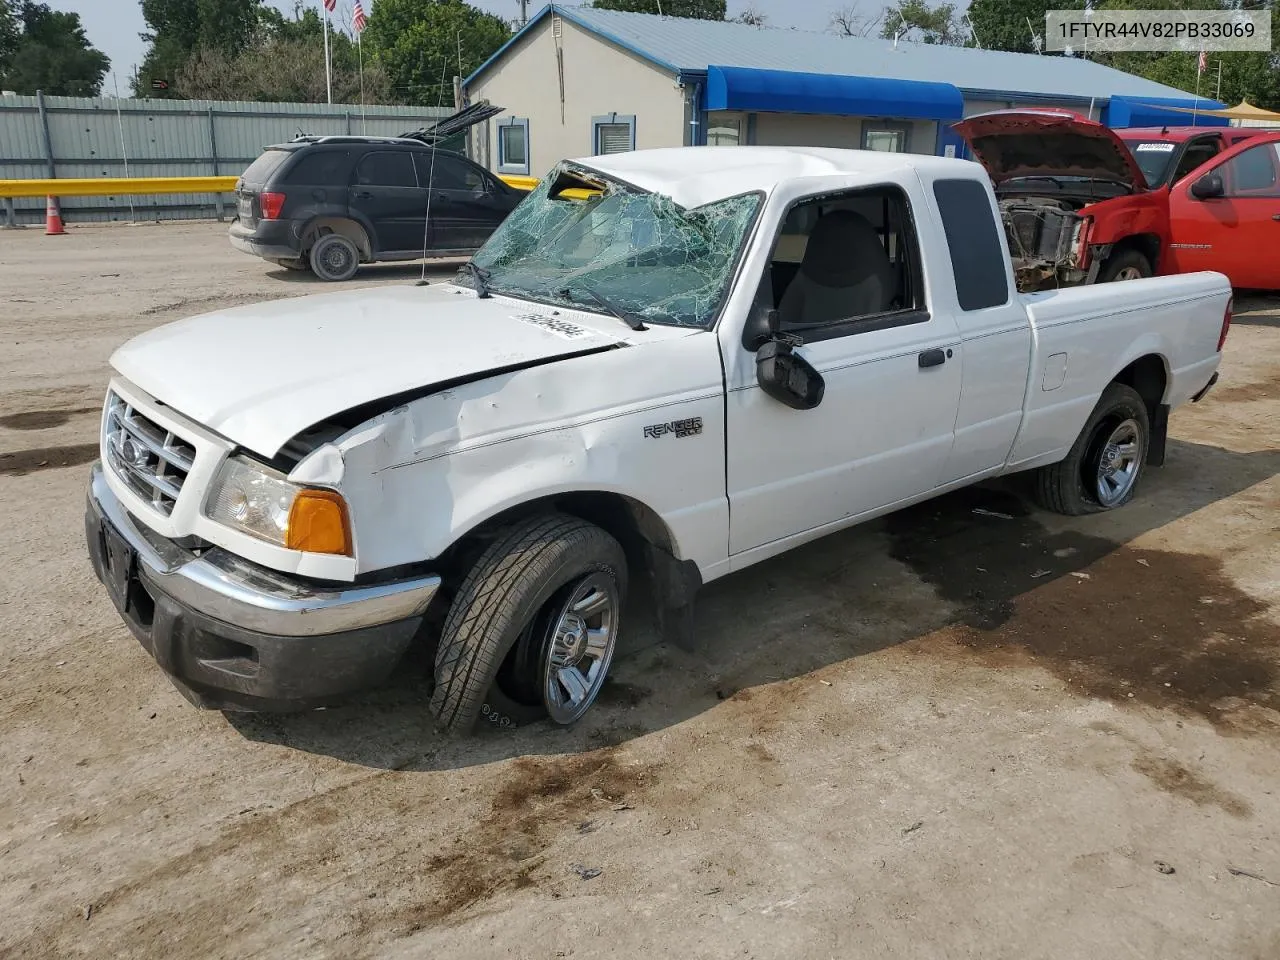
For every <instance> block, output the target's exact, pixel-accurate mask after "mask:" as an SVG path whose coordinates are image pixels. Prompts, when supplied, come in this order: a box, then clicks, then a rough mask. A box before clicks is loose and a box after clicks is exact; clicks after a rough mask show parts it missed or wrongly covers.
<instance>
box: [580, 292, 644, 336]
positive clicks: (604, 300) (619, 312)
mask: <svg viewBox="0 0 1280 960" xmlns="http://www.w3.org/2000/svg"><path fill="white" fill-rule="evenodd" d="M578 291H579V292H581V293H585V294H586V295H587V296H588V297H589V298H590V299H591V300H592V301H593V302H594V303H595V304H596V305H597V306H600V307H603V308H604V309H605V310H606V311H608V312H609V313H611V314H613V316H615V317H617V318H618V319H619V320H621V321H622V322H623V323H625V324H626V325H627V326H628V327H630V328H631V329H632V330H648V329H649V328H648V327H646V326H645V325H644V321H643V320H641V319H640V318H639V317H637V316H636V315H635V314H634V313H628V312H627V311H626V310H623V309H622V308H621V307H619V306H618V305H617V304H615V303H614V302H613V301H612V300H610V299H609V298H608V297H605V296H604V295H603V294H600V293H598V292H596V291H595V290H592V289H591V288H590V287H583V286H579V287H578ZM560 296H562V297H564V298H565V299H566V300H574V301H577V302H578V303H581V302H582V300H581V298H579V297H575V296H574V295H573V290H571V289H570V288H569V287H565V288H564V289H563V290H561V291H560Z"/></svg>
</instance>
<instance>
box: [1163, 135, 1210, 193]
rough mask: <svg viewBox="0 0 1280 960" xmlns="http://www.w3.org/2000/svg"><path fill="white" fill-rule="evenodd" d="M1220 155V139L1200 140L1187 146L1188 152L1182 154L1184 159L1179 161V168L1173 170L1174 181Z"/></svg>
mask: <svg viewBox="0 0 1280 960" xmlns="http://www.w3.org/2000/svg"><path fill="white" fill-rule="evenodd" d="M1217 155H1218V141H1217V140H1216V139H1214V140H1198V141H1196V142H1195V143H1192V144H1189V145H1188V146H1187V150H1186V152H1185V153H1184V154H1183V155H1182V159H1181V160H1179V161H1178V169H1177V170H1175V171H1174V172H1173V178H1172V182H1173V183H1177V182H1178V181H1179V180H1181V179H1182V178H1183V177H1185V176H1186V175H1187V174H1188V173H1190V172H1191V171H1192V170H1194V169H1195V168H1196V167H1198V166H1200V164H1202V163H1207V162H1208V161H1209V160H1211V159H1213V158H1214V157H1215V156H1217Z"/></svg>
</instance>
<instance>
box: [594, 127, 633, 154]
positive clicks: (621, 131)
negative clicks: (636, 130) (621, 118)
mask: <svg viewBox="0 0 1280 960" xmlns="http://www.w3.org/2000/svg"><path fill="white" fill-rule="evenodd" d="M630 149H631V125H630V124H629V123H602V124H600V125H599V126H598V127H596V152H597V153H601V154H604V153H626V152H627V151H628V150H630Z"/></svg>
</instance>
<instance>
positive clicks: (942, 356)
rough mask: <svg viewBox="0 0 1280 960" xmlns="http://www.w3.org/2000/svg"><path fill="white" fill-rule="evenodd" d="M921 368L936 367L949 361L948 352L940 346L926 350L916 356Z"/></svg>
mask: <svg viewBox="0 0 1280 960" xmlns="http://www.w3.org/2000/svg"><path fill="white" fill-rule="evenodd" d="M916 359H917V361H918V362H919V364H920V367H921V369H923V368H924V367H936V366H939V365H941V364H944V363H946V362H947V354H946V353H945V352H944V351H943V350H942V348H941V347H938V348H936V349H933V350H926V351H925V352H924V353H922V354H920V356H919V357H917V358H916Z"/></svg>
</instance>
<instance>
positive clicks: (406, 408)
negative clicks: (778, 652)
mask: <svg viewBox="0 0 1280 960" xmlns="http://www.w3.org/2000/svg"><path fill="white" fill-rule="evenodd" d="M651 329H657V328H651ZM657 332H658V336H656V337H654V338H653V340H652V342H648V343H645V344H644V346H643V349H641V350H638V351H637V350H610V351H604V352H599V353H594V354H591V355H584V356H577V357H571V358H565V359H562V360H560V361H557V362H555V363H551V364H544V365H539V366H535V367H530V368H525V369H520V370H513V371H508V372H503V373H498V374H496V375H493V376H489V377H486V378H483V379H477V380H475V381H473V382H469V383H464V384H459V385H457V386H454V387H450V388H448V389H444V390H441V391H439V392H435V393H431V394H429V395H426V396H421V397H417V398H414V399H411V400H409V401H408V402H405V403H402V404H400V405H398V406H395V407H393V408H392V409H389V410H385V411H383V412H380V413H378V414H377V415H376V416H373V417H371V418H370V419H369V420H367V421H365V422H363V423H361V424H359V425H358V426H356V427H354V428H352V429H350V430H348V431H347V432H346V433H344V434H342V435H341V436H339V437H338V438H337V439H335V440H333V441H331V442H329V443H325V444H322V445H321V446H319V447H317V448H316V449H315V450H313V451H312V452H311V453H310V454H308V455H307V456H306V457H305V458H304V459H303V460H302V461H300V462H299V463H298V464H297V465H296V467H295V468H294V469H293V470H292V471H291V473H290V475H289V476H290V479H291V480H294V481H295V482H299V483H314V484H319V485H324V486H330V487H334V488H336V489H339V490H341V491H342V493H343V496H344V497H345V499H346V500H347V503H348V507H349V510H350V515H351V524H352V530H353V534H354V537H355V546H356V559H357V565H358V572H359V573H366V572H369V571H373V570H377V569H381V568H384V567H390V566H397V565H400V564H407V563H419V562H422V561H429V560H431V559H432V558H434V557H437V556H439V555H440V554H441V553H443V552H444V551H445V550H446V549H448V547H449V546H451V545H452V544H453V543H455V542H456V541H457V540H458V539H459V538H461V537H463V536H465V535H466V534H467V533H468V532H470V531H472V530H474V529H476V528H477V527H478V526H480V525H481V524H483V523H484V522H485V521H486V520H489V519H491V518H492V517H495V516H497V515H498V514H501V513H503V512H504V511H506V510H509V509H511V508H513V507H517V506H520V505H521V504H524V503H528V502H530V501H533V500H539V499H543V498H545V497H550V496H556V495H563V494H569V493H575V492H596V493H612V494H617V495H619V496H624V497H628V498H631V499H633V500H636V501H639V502H640V503H643V504H644V505H645V506H647V507H648V508H649V509H651V510H653V512H654V513H655V514H657V515H658V516H659V517H661V518H662V520H663V522H664V523H665V524H666V525H667V528H668V530H669V531H670V533H671V536H672V540H673V542H674V545H675V551H676V555H677V557H678V558H680V559H691V560H693V561H694V562H695V563H697V564H698V566H699V569H700V570H705V569H706V568H707V567H710V566H712V565H714V564H716V563H720V562H722V561H723V560H724V559H725V552H726V550H727V543H728V507H727V501H726V498H725V492H724V469H725V466H724V398H723V384H722V381H721V377H720V358H719V349H718V345H717V342H716V338H715V336H714V335H712V334H710V333H705V332H702V331H688V330H679V331H677V330H666V331H663V330H658V331H657ZM637 361H639V362H637Z"/></svg>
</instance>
